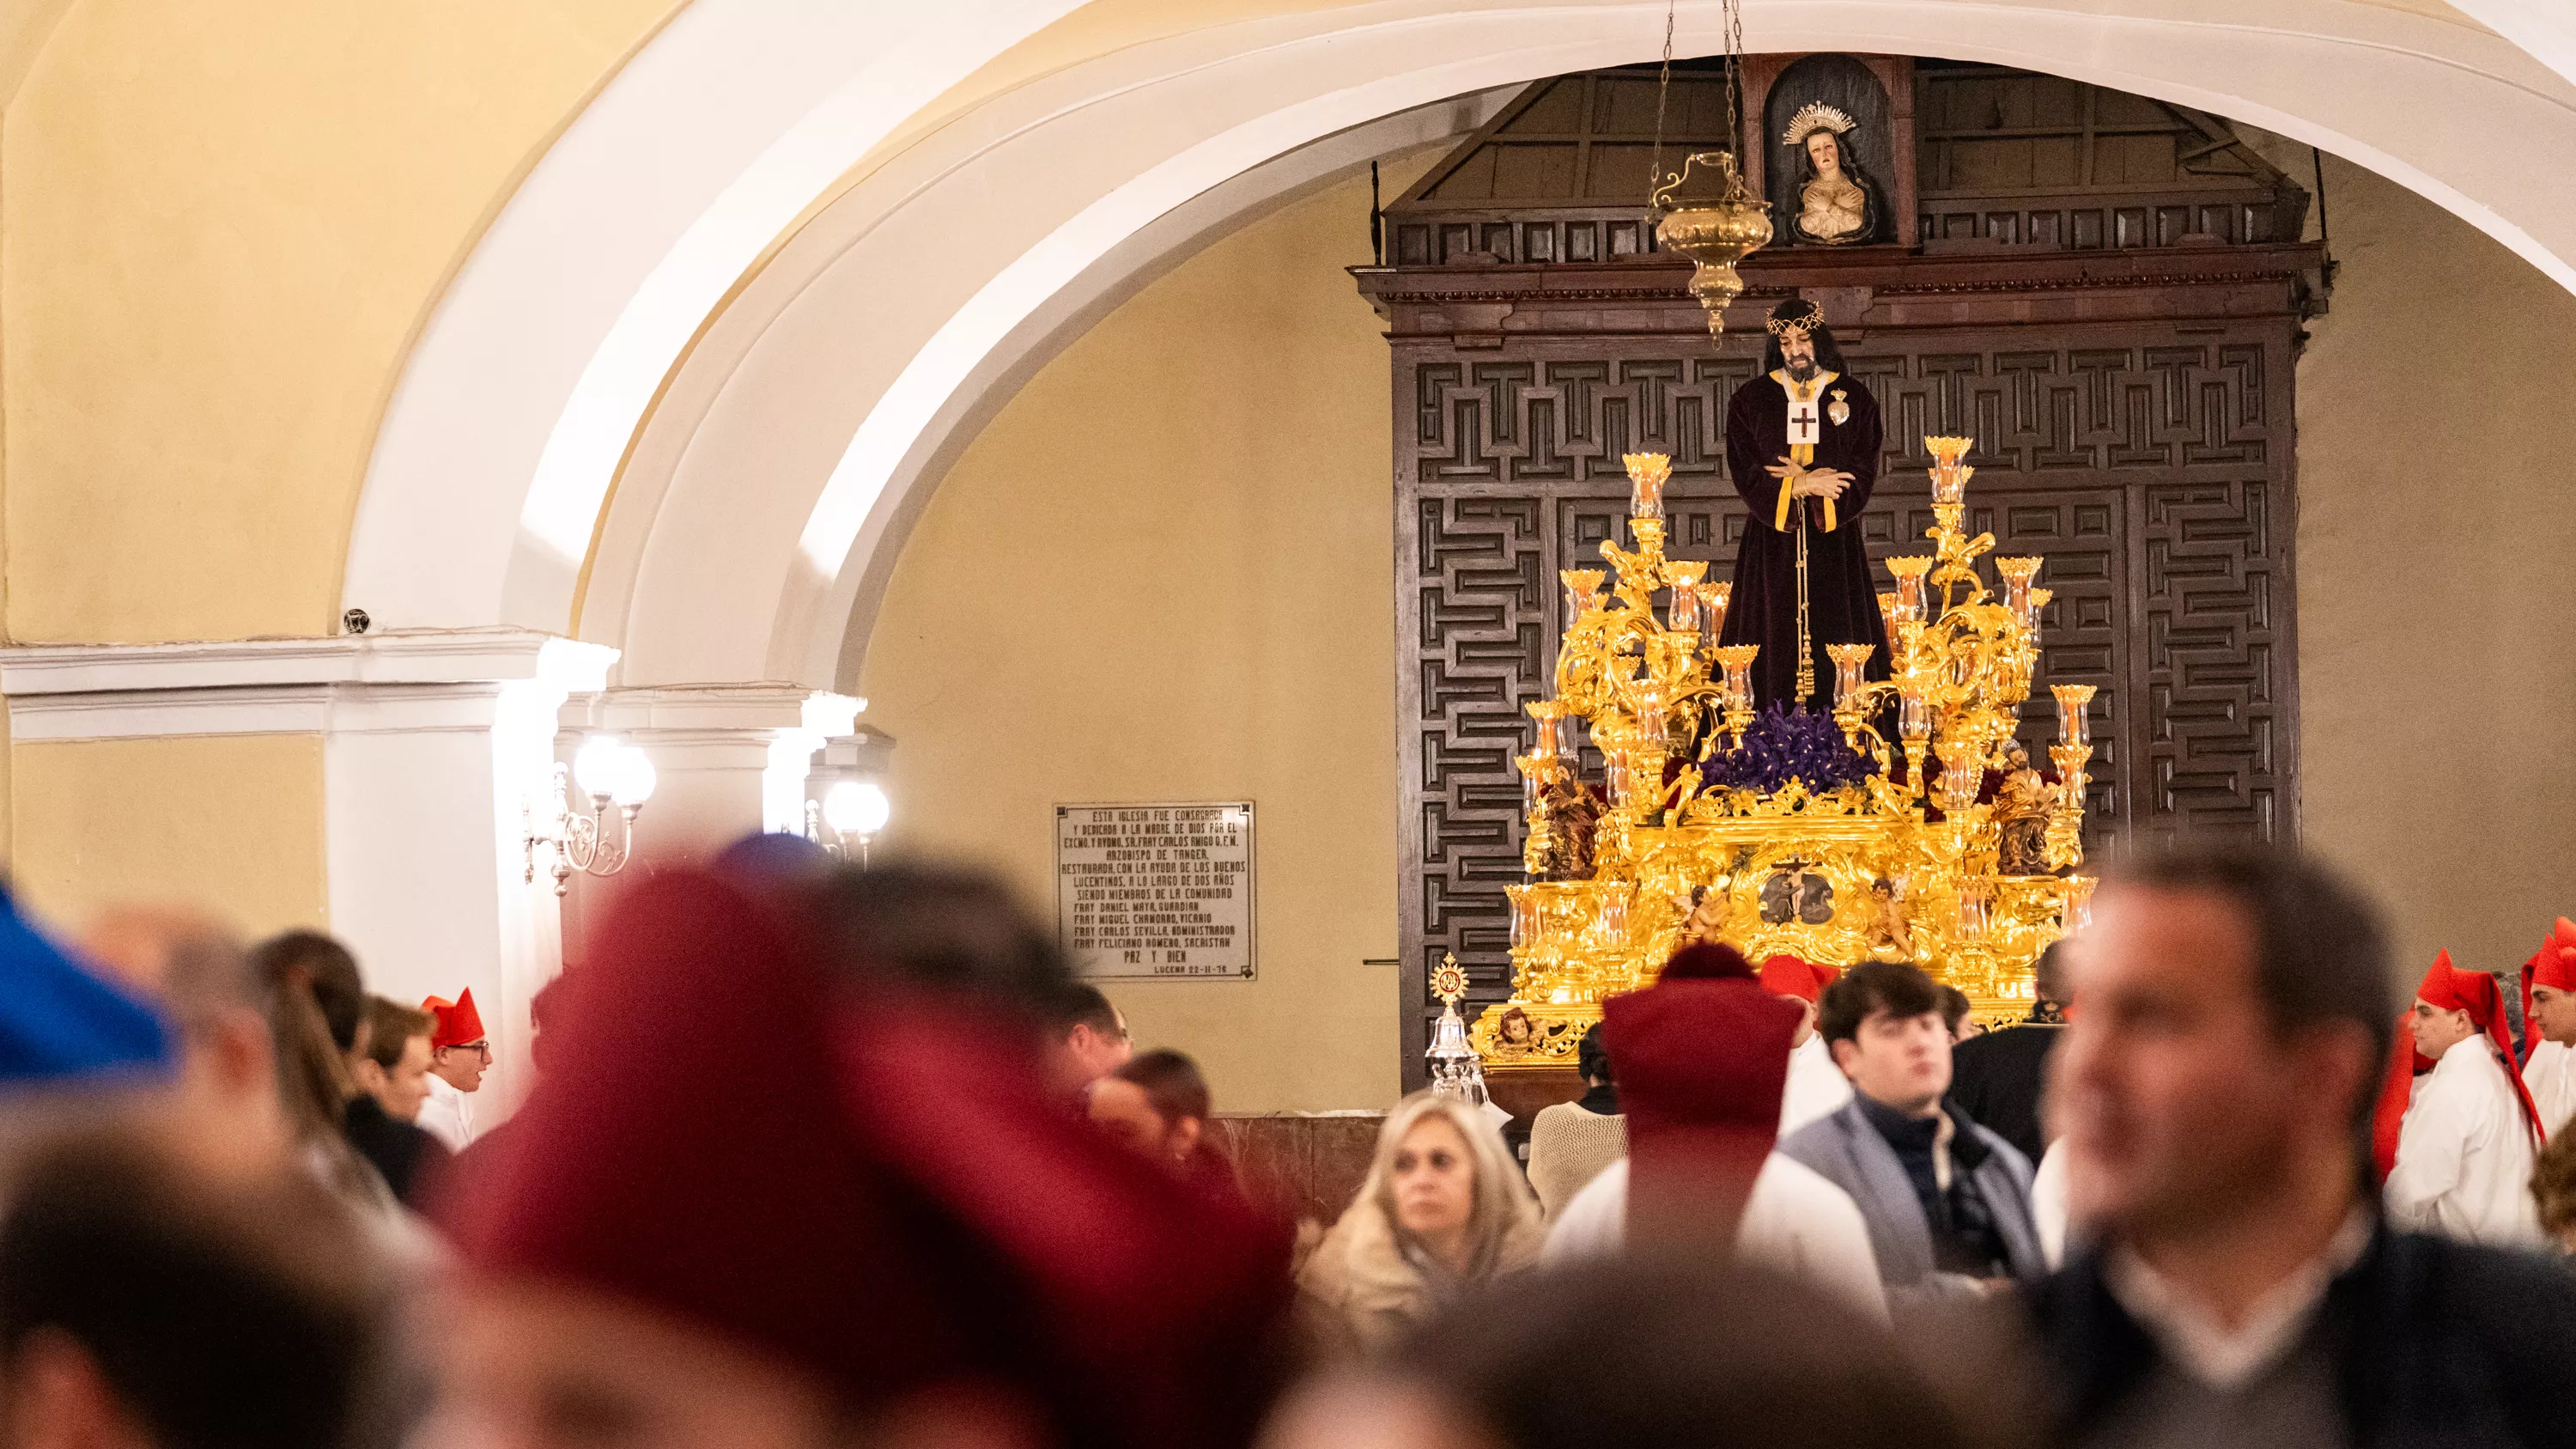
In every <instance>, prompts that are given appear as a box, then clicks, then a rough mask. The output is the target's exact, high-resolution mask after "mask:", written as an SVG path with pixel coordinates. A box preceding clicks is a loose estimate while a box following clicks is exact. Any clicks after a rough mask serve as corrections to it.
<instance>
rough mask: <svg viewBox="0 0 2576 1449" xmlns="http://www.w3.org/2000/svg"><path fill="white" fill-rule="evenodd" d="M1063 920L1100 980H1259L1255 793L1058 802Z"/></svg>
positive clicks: (1080, 962)
mask: <svg viewBox="0 0 2576 1449" xmlns="http://www.w3.org/2000/svg"><path fill="white" fill-rule="evenodd" d="M1055 903H1056V922H1057V926H1058V929H1059V931H1060V932H1061V936H1062V940H1063V943H1064V950H1065V954H1066V955H1068V956H1070V957H1071V958H1072V959H1073V967H1074V970H1075V971H1076V972H1078V973H1080V974H1081V975H1083V976H1085V977H1089V978H1091V979H1093V980H1151V979H1171V980H1177V979H1180V978H1184V977H1230V978H1233V979H1235V980H1241V981H1248V980H1251V979H1252V802H1250V801H1248V800H1242V801H1222V802H1218V803H1214V804H1187V805H1058V806H1057V807H1055Z"/></svg>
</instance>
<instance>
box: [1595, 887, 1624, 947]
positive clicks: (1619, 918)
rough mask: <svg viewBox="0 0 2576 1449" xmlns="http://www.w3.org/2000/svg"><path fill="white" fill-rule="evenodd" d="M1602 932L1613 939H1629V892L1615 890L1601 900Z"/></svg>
mask: <svg viewBox="0 0 2576 1449" xmlns="http://www.w3.org/2000/svg"><path fill="white" fill-rule="evenodd" d="M1601 933H1602V934H1603V935H1605V936H1607V937H1609V938H1610V939H1611V940H1612V941H1614V942H1615V941H1624V940H1626V939H1628V893H1627V891H1625V890H1617V891H1613V892H1612V893H1611V894H1610V896H1609V898H1608V899H1606V900H1604V901H1602V902H1601Z"/></svg>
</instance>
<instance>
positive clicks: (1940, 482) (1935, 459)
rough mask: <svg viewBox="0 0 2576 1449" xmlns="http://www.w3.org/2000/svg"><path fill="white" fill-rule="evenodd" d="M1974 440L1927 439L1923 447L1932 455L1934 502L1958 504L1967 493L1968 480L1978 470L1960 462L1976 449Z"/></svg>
mask: <svg viewBox="0 0 2576 1449" xmlns="http://www.w3.org/2000/svg"><path fill="white" fill-rule="evenodd" d="M1976 444H1977V440H1976V439H1974V438H1925V439H1924V440H1923V446H1924V448H1925V449H1927V450H1928V451H1930V453H1931V454H1932V501H1933V502H1935V503H1956V502H1958V501H1959V499H1960V496H1961V495H1962V494H1964V493H1966V492H1967V489H1968V478H1969V476H1970V475H1972V474H1974V473H1975V472H1976V471H1977V470H1976V469H1974V468H1969V467H1965V466H1963V465H1961V463H1960V462H1959V460H1960V459H1961V458H1964V457H1966V456H1967V455H1968V450H1969V449H1970V448H1973V447H1975V446H1976Z"/></svg>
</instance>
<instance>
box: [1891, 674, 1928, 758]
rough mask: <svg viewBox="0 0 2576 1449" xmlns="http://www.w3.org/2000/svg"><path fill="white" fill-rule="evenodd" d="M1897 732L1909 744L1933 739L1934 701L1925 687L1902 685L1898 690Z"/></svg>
mask: <svg viewBox="0 0 2576 1449" xmlns="http://www.w3.org/2000/svg"><path fill="white" fill-rule="evenodd" d="M1896 732H1897V734H1899V735H1901V736H1903V737H1904V738H1905V739H1906V741H1907V742H1909V743H1914V744H1920V743H1921V742H1923V741H1925V740H1928V739H1930V738H1932V700H1931V696H1930V695H1929V694H1927V693H1926V692H1925V690H1924V688H1923V686H1921V685H1919V684H1902V685H1899V686H1897V690H1896Z"/></svg>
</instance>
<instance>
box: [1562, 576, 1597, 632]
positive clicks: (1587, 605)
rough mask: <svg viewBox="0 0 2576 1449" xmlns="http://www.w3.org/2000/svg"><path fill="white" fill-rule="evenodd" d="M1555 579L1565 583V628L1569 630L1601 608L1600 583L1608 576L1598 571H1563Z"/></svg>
mask: <svg viewBox="0 0 2576 1449" xmlns="http://www.w3.org/2000/svg"><path fill="white" fill-rule="evenodd" d="M1557 577H1558V578H1559V579H1562V580H1564V582H1565V627H1567V628H1568V629H1571V628H1573V627H1574V625H1575V622H1576V621H1577V620H1579V619H1581V618H1582V617H1583V616H1584V615H1586V614H1588V613H1591V612H1592V611H1593V610H1595V609H1598V608H1600V607H1601V581H1602V580H1603V579H1606V578H1608V577H1609V575H1608V574H1606V573H1603V572H1602V571H1601V570H1599V569H1565V570H1562V571H1560V572H1559V573H1558V574H1557Z"/></svg>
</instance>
